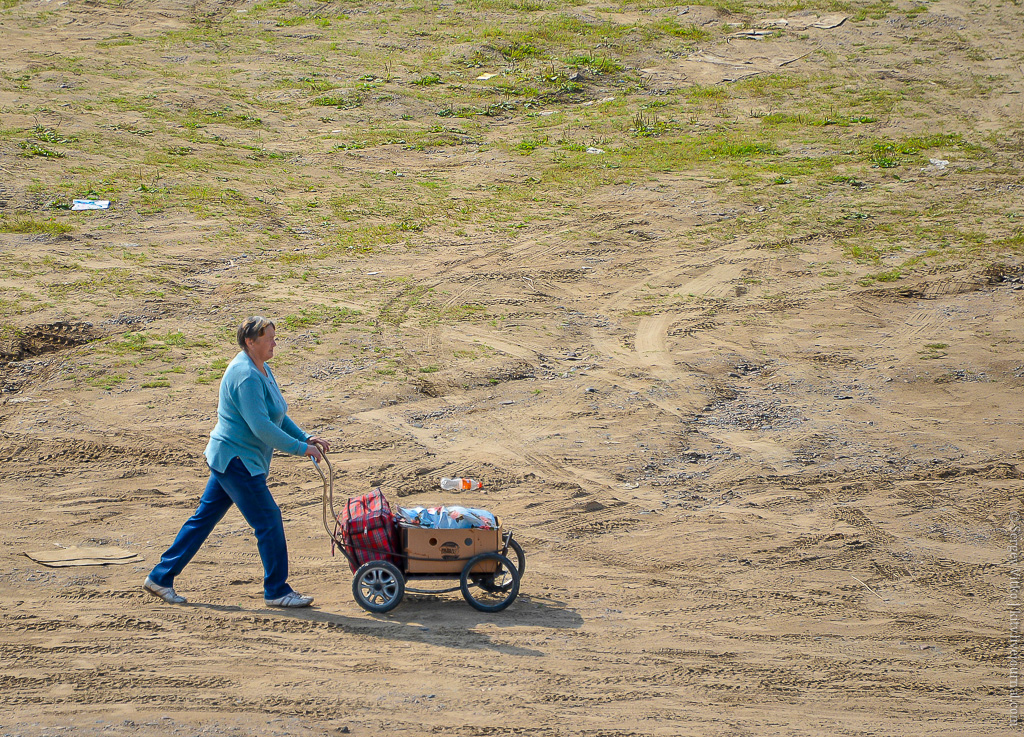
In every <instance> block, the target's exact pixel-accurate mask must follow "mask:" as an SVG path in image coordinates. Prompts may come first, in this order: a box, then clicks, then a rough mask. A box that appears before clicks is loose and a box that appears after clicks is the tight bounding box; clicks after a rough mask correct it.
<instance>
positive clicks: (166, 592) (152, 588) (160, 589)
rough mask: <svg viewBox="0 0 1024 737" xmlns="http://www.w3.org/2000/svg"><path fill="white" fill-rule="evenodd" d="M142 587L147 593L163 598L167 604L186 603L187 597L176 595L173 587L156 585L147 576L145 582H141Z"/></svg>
mask: <svg viewBox="0 0 1024 737" xmlns="http://www.w3.org/2000/svg"><path fill="white" fill-rule="evenodd" d="M142 589H143V590H144V591H145V592H146V593H148V594H152V595H153V596H156V597H159V598H161V599H163V600H164V601H166V602H167V603H168V604H188V599H186V598H185V597H184V596H178V595H177V594H176V593H175V592H174V589H173V588H171V587H170V586H157V585H156V584H155V583H153V581H152V579H150V578H149V577H147V578H146V583H144V584H142Z"/></svg>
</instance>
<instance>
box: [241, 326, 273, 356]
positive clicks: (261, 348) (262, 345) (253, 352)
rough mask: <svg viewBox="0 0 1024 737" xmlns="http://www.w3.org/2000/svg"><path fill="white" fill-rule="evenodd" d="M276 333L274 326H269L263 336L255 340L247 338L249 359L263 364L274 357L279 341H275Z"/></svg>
mask: <svg viewBox="0 0 1024 737" xmlns="http://www.w3.org/2000/svg"><path fill="white" fill-rule="evenodd" d="M276 332H277V331H276V330H275V329H274V326H273V325H268V326H267V328H266V330H264V331H263V335H261V336H260V337H258V338H256V339H255V340H252V339H250V338H246V341H245V344H246V345H247V346H248V347H249V357H250V358H252V360H253V361H255V362H256V363H263V362H264V361H269V360H270V359H271V358H273V357H274V346H276V345H277V341H276V340H274V336H275V334H276Z"/></svg>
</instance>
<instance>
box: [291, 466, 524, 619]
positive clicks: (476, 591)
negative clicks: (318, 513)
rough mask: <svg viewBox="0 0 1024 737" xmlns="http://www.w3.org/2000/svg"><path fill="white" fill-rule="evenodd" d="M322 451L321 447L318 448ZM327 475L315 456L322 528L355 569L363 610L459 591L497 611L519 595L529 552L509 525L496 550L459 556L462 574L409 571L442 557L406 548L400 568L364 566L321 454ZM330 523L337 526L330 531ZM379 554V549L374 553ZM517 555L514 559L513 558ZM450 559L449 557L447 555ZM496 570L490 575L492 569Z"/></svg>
mask: <svg viewBox="0 0 1024 737" xmlns="http://www.w3.org/2000/svg"><path fill="white" fill-rule="evenodd" d="M320 450H321V451H323V448H322V447H321V448H320ZM322 456H323V462H324V465H326V466H327V471H326V473H325V472H324V469H323V468H322V467H321V466H320V463H318V462H317V460H316V458H312V459H311V460H312V461H313V467H314V468H316V471H317V473H319V474H320V478H321V479H322V480H323V483H324V490H323V504H322V511H323V524H324V530H326V532H327V535H328V536H329V537H330V538H331V550H332V552H333V551H334V549H335V548H337V549H338V550H340V551H341V554H342V555H343V556H345V559H346V560H347V561H348V562H349V563H350V564H351V566H352V567H353V568H354V569H355V573H354V574H353V579H352V595H353V597H354V598H355V600H356V603H357V604H359V605H360V606H361V607H362V608H363V609H366V610H367V611H369V612H374V613H376V614H382V613H384V612H388V611H391V610H392V609H394V608H395V607H396V606H398V605H399V604H400V603H401V601H402V598H403V597H404V595H405V593H406V592H409V593H414V594H446V593H451V592H454V591H461V592H462V596H463V598H464V599H465V600H466V602H467V603H468V604H469V605H470V606H472V607H473V608H475V609H478V610H480V611H483V612H499V611H501V610H503V609H505V608H507V607H508V606H509V605H510V604H511V603H512V602H513V601H515V599H516V597H517V596H518V595H519V582H520V580H521V579H522V576H523V574H524V573H525V571H526V554H525V552H524V551H523V548H522V546H521V545H520V544H519V542H518V541H517V540H515V539H514V538H513V534H512V530H511V529H507V530H506V529H502V528H501V527H500V525H499V530H500V531H501V534H500V537H499V546H498V547H497V548H496V549H495V550H493V551H484V552H482V553H480V554H478V555H475V556H473V557H471V558H458V559H456V560H458V561H465V565H464V566H463V568H462V571H461V572H460V573H408V572H407V571H406V570H405V569H406V568H407V567H408V562H407V561H408V560H410V559H414V560H424V561H431V560H434V561H438V562H440V561H441V559H439V558H428V557H421V556H412V555H410V554H409V553H408V551H407V550H405V549H402V550H400V551H396V552H395V553H394V555H395V556H396V557H398V558H400V559H402V561H405V563H404V564H403V565H402V567H401V568H399V567H398V566H396V565H395V564H394V563H391V562H390V561H385V560H371V561H367V562H366V563H363V564H360V563H359V558H358V556H357V555H356V550H355V548H354V546H352V545H350V544H347V543H346V542H345V540H344V536H343V535H344V533H343V531H342V530H341V525H340V523H339V521H338V513H337V512H336V511H335V509H334V469H333V467H332V466H331V462H330V459H328V457H327V454H326V453H323V452H322ZM332 522H333V528H334V529H332ZM375 552H376V551H375ZM510 556H512V557H514V560H513V559H512V557H510ZM445 562H448V563H450V562H451V559H445ZM481 565H483V567H485V568H487V569H490V570H488V571H486V572H481V571H477V570H474V569H476V568H478V567H480V566H481ZM491 570H493V571H494V572H493V573H491V572H490V571H491ZM456 579H457V580H458V581H459V583H458V585H457V586H451V587H447V588H440V589H438V588H431V589H421V588H413V587H411V586H408V585H407V582H408V581H410V580H415V581H429V580H434V581H451V580H456Z"/></svg>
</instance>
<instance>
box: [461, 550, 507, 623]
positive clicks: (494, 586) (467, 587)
mask: <svg viewBox="0 0 1024 737" xmlns="http://www.w3.org/2000/svg"><path fill="white" fill-rule="evenodd" d="M485 561H494V562H496V563H497V570H496V571H495V572H494V573H474V572H473V569H474V568H475V567H476V566H477V564H479V563H483V562H485ZM492 565H493V564H492ZM459 586H460V587H461V588H462V597H463V598H464V599H465V600H466V602H467V603H468V604H469V605H470V606H471V607H473V608H474V609H478V610H480V611H481V612H500V611H501V610H502V609H504V608H505V607H507V606H508V605H509V604H511V603H512V602H513V601H515V600H516V597H517V596H519V571H518V570H516V567H515V566H514V565H512V561H510V560H509V559H508V558H506V557H505V556H504V555H502V554H501V553H481V554H480V555H478V556H476V557H474V558H470V559H469V562H468V563H466V565H465V567H464V568H463V569H462V575H461V576H460V577H459ZM474 588H475V589H476V590H475V591H474Z"/></svg>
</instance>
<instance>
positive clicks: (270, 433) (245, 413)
mask: <svg viewBox="0 0 1024 737" xmlns="http://www.w3.org/2000/svg"><path fill="white" fill-rule="evenodd" d="M237 395H238V405H237V406H238V410H239V412H240V413H241V415H242V419H243V420H245V424H246V425H248V426H249V430H251V431H252V434H253V435H255V436H256V438H257V439H258V440H259V441H260V442H261V443H263V444H264V445H268V446H270V447H271V448H276V449H277V450H280V451H283V452H285V453H291V454H292V455H296V456H301V455H305V454H306V452H307V449H308V443H307V442H306V437H307V436H306V434H305V433H303V432H302V430H301V429H300V428H299V427H298V425H296V424H295V423H294V422H291V421H290V420H289V421H288V422H289V423H290V424H291V426H292V427H293V428H294V429H295V430H297V431H298V432H299V433H302V436H301V437H299V436H296V435H294V434H292V433H288V432H285V431H284V430H283V429H282V428H280V427H278V426H277V425H275V424H274V423H273V422H272V421H271V419H270V414H269V413H268V412H267V400H266V396H265V394H264V389H263V385H262V384H261V383H260V381H259V379H257V378H256V377H255V376H251V377H248V378H246V379H243V380H242V381H241V382H239V384H238V385H237Z"/></svg>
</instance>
